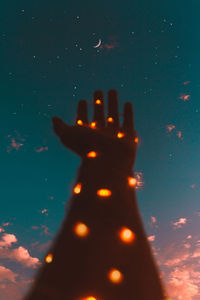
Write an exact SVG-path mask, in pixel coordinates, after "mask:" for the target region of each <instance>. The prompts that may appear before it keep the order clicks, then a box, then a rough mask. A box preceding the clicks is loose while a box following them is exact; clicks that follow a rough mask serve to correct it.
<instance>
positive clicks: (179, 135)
mask: <svg viewBox="0 0 200 300" xmlns="http://www.w3.org/2000/svg"><path fill="white" fill-rule="evenodd" d="M176 135H177V137H178V138H179V139H183V137H182V132H181V131H177V133H176Z"/></svg>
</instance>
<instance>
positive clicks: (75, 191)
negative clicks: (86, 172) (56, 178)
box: [74, 183, 82, 194]
mask: <svg viewBox="0 0 200 300" xmlns="http://www.w3.org/2000/svg"><path fill="white" fill-rule="evenodd" d="M81 187H82V185H81V183H78V184H77V185H76V186H75V188H74V193H75V194H79V193H80V192H81Z"/></svg>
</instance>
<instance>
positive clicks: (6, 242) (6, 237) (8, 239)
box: [0, 233, 17, 247]
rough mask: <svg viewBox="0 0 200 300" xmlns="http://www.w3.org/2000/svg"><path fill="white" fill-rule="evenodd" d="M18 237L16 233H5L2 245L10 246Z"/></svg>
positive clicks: (0, 244) (0, 245)
mask: <svg viewBox="0 0 200 300" xmlns="http://www.w3.org/2000/svg"><path fill="white" fill-rule="evenodd" d="M16 242H17V238H16V236H15V235H14V234H8V233H4V235H3V236H2V238H1V240H0V247H9V246H11V245H12V243H16Z"/></svg>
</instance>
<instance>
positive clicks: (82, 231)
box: [74, 222, 89, 237]
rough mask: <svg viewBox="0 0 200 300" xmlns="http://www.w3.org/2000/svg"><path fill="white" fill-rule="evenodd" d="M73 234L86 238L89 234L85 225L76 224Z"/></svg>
mask: <svg viewBox="0 0 200 300" xmlns="http://www.w3.org/2000/svg"><path fill="white" fill-rule="evenodd" d="M74 232H75V234H76V235H77V236H79V237H86V236H87V235H88V234H89V228H88V227H87V225H86V224H84V223H82V222H78V223H76V225H75V226H74Z"/></svg>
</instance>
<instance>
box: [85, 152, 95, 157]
mask: <svg viewBox="0 0 200 300" xmlns="http://www.w3.org/2000/svg"><path fill="white" fill-rule="evenodd" d="M87 157H97V153H96V152H95V151H90V152H88V153H87Z"/></svg>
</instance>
